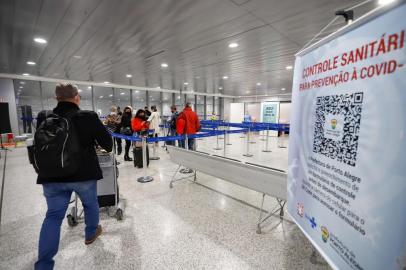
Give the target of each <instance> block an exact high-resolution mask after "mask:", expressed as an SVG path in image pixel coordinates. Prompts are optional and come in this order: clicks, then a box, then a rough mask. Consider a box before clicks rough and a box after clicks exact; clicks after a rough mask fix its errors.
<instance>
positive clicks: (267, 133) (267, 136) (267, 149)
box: [262, 125, 272, 153]
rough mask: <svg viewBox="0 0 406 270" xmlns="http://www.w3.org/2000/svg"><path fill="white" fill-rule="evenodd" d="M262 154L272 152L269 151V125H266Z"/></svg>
mask: <svg viewBox="0 0 406 270" xmlns="http://www.w3.org/2000/svg"><path fill="white" fill-rule="evenodd" d="M262 152H265V153H269V152H272V151H271V150H270V149H269V125H268V128H267V130H266V140H265V150H262Z"/></svg>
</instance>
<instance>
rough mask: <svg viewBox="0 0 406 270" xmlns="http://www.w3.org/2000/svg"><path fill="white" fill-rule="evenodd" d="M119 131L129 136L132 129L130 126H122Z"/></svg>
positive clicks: (131, 133)
mask: <svg viewBox="0 0 406 270" xmlns="http://www.w3.org/2000/svg"><path fill="white" fill-rule="evenodd" d="M120 133H121V134H123V135H129V136H130V135H133V131H132V130H131V128H130V127H122V128H121V129H120Z"/></svg>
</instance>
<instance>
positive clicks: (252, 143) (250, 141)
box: [250, 124, 257, 144]
mask: <svg viewBox="0 0 406 270" xmlns="http://www.w3.org/2000/svg"><path fill="white" fill-rule="evenodd" d="M252 128H254V124H253V125H252ZM250 131H251V130H250ZM250 137H251V134H250ZM250 143H252V144H254V143H257V142H256V141H250Z"/></svg>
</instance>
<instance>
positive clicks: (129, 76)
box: [125, 74, 133, 78]
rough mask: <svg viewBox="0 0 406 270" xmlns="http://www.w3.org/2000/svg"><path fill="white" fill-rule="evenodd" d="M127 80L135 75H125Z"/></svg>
mask: <svg viewBox="0 0 406 270" xmlns="http://www.w3.org/2000/svg"><path fill="white" fill-rule="evenodd" d="M125 76H126V77H127V78H132V76H133V75H131V74H127V75H125Z"/></svg>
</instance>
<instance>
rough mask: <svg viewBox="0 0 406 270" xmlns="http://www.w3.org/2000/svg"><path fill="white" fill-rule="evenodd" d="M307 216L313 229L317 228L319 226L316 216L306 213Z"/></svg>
mask: <svg viewBox="0 0 406 270" xmlns="http://www.w3.org/2000/svg"><path fill="white" fill-rule="evenodd" d="M305 217H306V218H307V220H309V222H310V226H311V227H312V229H315V228H316V227H317V223H316V219H315V218H314V217H309V216H308V215H307V214H306V215H305Z"/></svg>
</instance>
